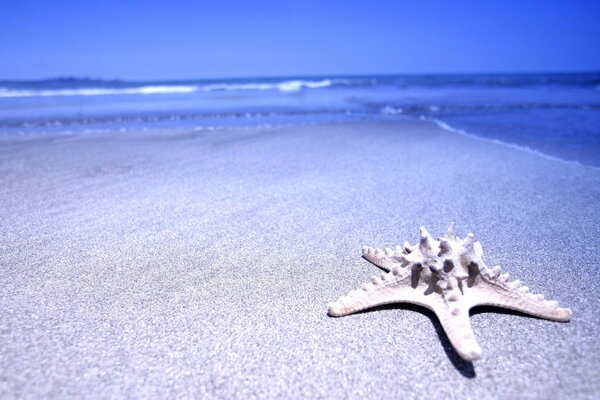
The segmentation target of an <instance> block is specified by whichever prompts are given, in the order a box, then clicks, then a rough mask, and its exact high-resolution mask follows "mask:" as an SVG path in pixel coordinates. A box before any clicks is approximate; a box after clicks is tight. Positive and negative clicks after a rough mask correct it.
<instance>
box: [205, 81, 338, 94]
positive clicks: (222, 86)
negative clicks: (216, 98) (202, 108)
mask: <svg viewBox="0 0 600 400" xmlns="http://www.w3.org/2000/svg"><path fill="white" fill-rule="evenodd" d="M331 85H333V82H332V81H331V80H330V79H323V80H320V81H302V80H292V81H282V82H273V83H271V82H264V83H219V84H213V85H206V86H204V88H203V89H204V91H206V92H211V91H218V90H223V91H232V90H274V89H277V90H279V91H281V92H297V91H300V90H302V89H303V88H307V89H318V88H325V87H329V86H331Z"/></svg>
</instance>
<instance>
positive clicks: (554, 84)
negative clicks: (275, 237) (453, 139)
mask: <svg viewBox="0 0 600 400" xmlns="http://www.w3.org/2000/svg"><path fill="white" fill-rule="evenodd" d="M365 119H369V120H372V119H382V120H389V119H392V120H393V119H420V120H429V121H432V122H434V123H436V124H438V125H439V126H440V127H441V128H443V129H445V130H447V131H449V134H456V133H460V134H465V135H470V136H473V137H476V138H479V139H481V140H489V141H494V142H496V143H499V144H502V145H507V146H513V147H518V148H520V149H522V150H524V151H529V152H532V153H536V154H538V155H540V156H543V157H548V158H553V159H557V160H561V161H564V162H569V163H578V164H582V165H585V166H590V167H595V168H600V72H590V73H553V74H485V75H482V74H477V75H393V76H383V75H375V76H311V77H277V78H252V79H251V78H244V79H211V80H206V79H205V80H202V79H199V80H198V79H191V80H177V81H123V80H98V79H90V78H73V77H67V78H56V79H46V80H37V81H10V80H9V81H0V137H5V136H35V135H73V134H90V135H92V134H94V133H99V132H113V131H114V132H121V133H123V134H126V133H127V132H129V131H133V130H151V129H175V130H180V129H183V130H186V129H188V130H218V129H220V128H223V127H231V126H237V127H246V126H277V125H288V124H307V123H318V122H326V121H332V122H333V121H358V120H365ZM451 132H452V133H451ZM1 143H2V142H1V141H0V146H1V145H2V144H1Z"/></svg>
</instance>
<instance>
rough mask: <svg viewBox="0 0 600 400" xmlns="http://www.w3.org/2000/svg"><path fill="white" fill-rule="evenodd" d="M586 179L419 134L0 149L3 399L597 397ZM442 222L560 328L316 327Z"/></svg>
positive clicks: (368, 125)
mask: <svg viewBox="0 0 600 400" xmlns="http://www.w3.org/2000/svg"><path fill="white" fill-rule="evenodd" d="M599 199H600V171H599V170H597V169H592V168H589V167H583V166H579V165H574V164H566V163H562V162H559V161H554V160H549V159H545V158H542V157H539V156H537V155H534V154H531V153H527V152H524V151H520V150H516V149H513V148H509V147H505V146H501V145H497V144H493V143H487V142H484V141H479V140H476V139H472V138H469V137H464V136H461V135H458V134H453V133H450V132H446V131H443V130H441V129H440V128H438V127H437V126H435V125H434V124H432V123H428V122H391V121H390V122H353V123H322V124H314V125H304V126H287V127H280V128H244V129H242V128H237V129H224V130H221V131H206V132H203V131H197V132H186V131H178V132H174V131H153V132H144V133H139V134H138V133H127V134H119V133H115V134H95V135H80V136H63V137H41V138H12V139H11V138H2V139H0V230H1V234H0V287H1V288H2V290H1V291H0V349H1V353H0V397H6V398H81V397H84V398H108V397H125V396H127V397H137V398H144V397H152V398H167V397H169V398H173V397H188V398H245V399H246V398H311V399H314V398H340V399H341V398H364V397H371V398H390V399H391V398H404V399H406V398H424V397H427V396H429V397H432V398H593V397H596V396H598V394H599V393H600V382H599V381H598V379H597V371H598V369H599V368H600V352H599V351H598V349H599V348H600V339H599V337H600V312H599V310H600V304H599V303H600V289H599V285H598V276H599V274H598V272H597V269H598V267H597V259H598V258H597V253H598V249H599V245H598V237H600V207H599V206H600V200H599ZM450 221H456V222H457V224H458V227H459V231H460V233H461V234H462V235H465V234H466V233H468V232H470V231H472V232H474V233H475V234H476V236H477V237H478V238H479V239H480V240H481V242H482V244H483V248H484V251H485V253H486V261H487V264H488V265H496V264H500V265H501V266H502V267H503V269H504V270H505V271H507V272H509V273H510V274H511V276H512V277H514V278H517V279H520V280H521V281H523V282H524V283H525V284H526V285H527V286H529V287H530V288H531V290H532V291H533V292H536V293H543V294H544V295H545V296H546V298H548V299H556V300H559V301H560V303H561V305H563V306H565V307H570V308H571V309H572V310H573V314H574V315H573V320H572V321H571V322H570V323H556V322H551V321H545V320H540V319H535V318H530V317H527V316H523V315H519V314H515V313H511V312H508V311H502V310H499V309H488V308H484V309H479V310H474V312H473V316H472V318H471V322H472V325H473V329H474V331H475V335H476V337H477V339H478V341H479V344H480V345H481V347H482V349H483V357H482V359H481V360H479V361H476V362H475V363H473V364H471V363H467V362H464V361H462V360H461V359H460V358H459V357H458V356H457V355H456V353H455V352H454V351H453V350H452V347H451V346H450V344H449V342H448V339H447V338H446V336H445V335H444V333H443V331H442V328H441V326H440V325H439V323H438V322H437V321H436V320H435V317H434V315H433V314H432V313H430V312H429V311H427V310H426V309H422V308H419V307H413V306H397V307H396V306H394V307H386V308H383V309H378V310H375V311H372V312H365V313H361V314H357V315H351V316H347V317H344V318H331V317H328V316H327V314H326V312H327V303H328V302H330V301H332V300H335V299H337V298H338V297H339V296H341V295H344V294H346V293H347V292H348V291H349V290H351V289H355V288H358V287H359V286H360V284H361V283H362V282H365V281H367V280H368V279H369V277H370V276H371V275H373V274H375V273H377V272H379V271H378V270H377V268H376V267H374V266H373V265H371V264H369V263H368V262H367V261H365V260H364V259H362V258H361V247H362V246H363V245H369V246H375V247H385V246H390V247H391V246H392V245H396V244H400V243H402V242H403V241H404V240H409V241H410V242H413V243H414V242H415V241H416V240H417V238H418V228H419V226H421V225H424V226H426V227H427V228H428V229H429V231H430V232H431V233H432V234H433V235H437V234H441V233H442V232H444V231H445V229H446V227H447V225H448V223H449V222H450Z"/></svg>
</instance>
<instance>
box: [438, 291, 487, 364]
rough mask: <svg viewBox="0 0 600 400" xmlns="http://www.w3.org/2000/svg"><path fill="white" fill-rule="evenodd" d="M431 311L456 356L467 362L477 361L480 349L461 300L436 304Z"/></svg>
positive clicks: (466, 308) (467, 310)
mask: <svg viewBox="0 0 600 400" xmlns="http://www.w3.org/2000/svg"><path fill="white" fill-rule="evenodd" d="M433 311H434V312H435V314H436V316H437V317H438V319H439V320H440V323H441V324H442V327H443V328H444V332H446V335H447V336H448V339H449V340H450V343H452V346H453V347H454V349H455V350H456V352H457V353H458V355H459V356H461V358H463V359H464V360H467V361H474V360H477V359H479V358H480V357H481V347H480V346H479V344H478V343H477V339H475V333H474V332H473V328H472V327H471V320H470V318H469V307H468V304H467V303H466V302H465V301H463V300H461V301H456V302H448V303H438V304H436V306H435V307H434V308H433Z"/></svg>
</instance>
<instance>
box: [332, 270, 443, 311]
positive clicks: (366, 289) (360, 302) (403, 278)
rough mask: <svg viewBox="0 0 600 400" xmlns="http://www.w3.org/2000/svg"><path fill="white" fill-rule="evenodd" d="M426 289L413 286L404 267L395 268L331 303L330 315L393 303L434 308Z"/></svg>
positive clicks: (374, 277)
mask: <svg viewBox="0 0 600 400" xmlns="http://www.w3.org/2000/svg"><path fill="white" fill-rule="evenodd" d="M425 290H426V287H422V286H418V287H417V288H416V289H415V288H413V287H412V286H411V279H410V273H409V271H407V270H406V268H403V267H394V269H392V272H388V273H386V274H382V275H381V276H380V277H377V276H373V277H372V278H371V282H370V283H365V284H363V285H362V287H361V288H360V289H357V290H353V291H351V292H350V293H348V295H346V296H342V297H340V298H339V299H337V300H336V301H335V302H333V303H329V305H328V312H329V315H331V316H334V317H341V316H344V315H348V314H352V313H355V312H358V311H362V310H365V309H368V308H371V307H376V306H380V305H384V304H391V303H411V304H417V305H421V306H425V307H427V308H429V309H431V308H432V306H431V305H430V304H429V303H430V301H431V300H430V299H429V298H430V297H433V296H427V297H426V295H425V293H424V292H425Z"/></svg>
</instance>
